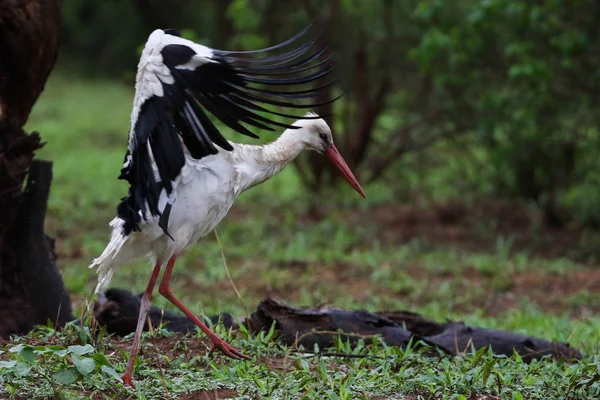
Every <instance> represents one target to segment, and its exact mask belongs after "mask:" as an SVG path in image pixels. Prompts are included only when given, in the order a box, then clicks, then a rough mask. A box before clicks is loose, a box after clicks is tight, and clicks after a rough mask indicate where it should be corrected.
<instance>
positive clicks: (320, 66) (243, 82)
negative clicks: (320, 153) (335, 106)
mask: <svg viewBox="0 0 600 400" xmlns="http://www.w3.org/2000/svg"><path fill="white" fill-rule="evenodd" d="M309 30H310V25H309V26H308V27H306V28H305V29H303V30H302V31H301V32H299V33H298V34H296V35H295V36H293V37H291V38H290V39H288V40H286V41H284V42H282V43H280V44H277V45H275V46H271V47H268V48H265V49H258V50H251V51H224V50H212V53H211V55H210V56H209V57H205V58H204V59H201V58H200V55H199V54H197V53H196V49H197V48H198V47H197V46H196V45H194V44H191V42H189V41H186V40H184V39H181V40H180V41H179V42H178V41H177V40H174V39H171V38H169V40H165V41H164V44H159V45H157V47H156V50H158V51H159V52H160V54H161V56H162V63H163V64H164V66H166V67H167V68H168V71H169V73H170V75H171V78H172V80H171V79H167V78H169V77H167V78H164V76H162V78H164V79H161V77H158V78H157V79H160V85H162V89H163V95H162V96H158V95H152V96H150V97H149V98H147V99H144V101H143V102H142V104H141V107H140V110H139V113H138V115H137V118H135V123H134V124H133V127H132V129H131V133H130V141H129V146H128V150H127V153H126V155H125V160H124V161H125V165H124V167H123V169H122V170H121V174H120V176H119V178H120V179H125V180H127V181H128V182H129V184H130V188H129V194H128V195H127V196H126V197H124V198H123V199H121V203H120V204H119V206H118V208H117V215H118V217H119V218H121V219H123V220H124V225H123V234H125V235H128V234H130V233H131V232H132V231H139V230H140V224H141V222H142V220H148V219H149V218H150V217H152V216H160V218H159V221H158V224H159V226H160V228H161V229H162V230H163V232H164V233H165V234H166V235H168V236H169V237H171V235H170V234H169V232H168V222H169V214H170V212H171V202H172V201H177V199H176V194H174V193H173V184H174V182H175V180H176V179H177V177H178V176H179V174H180V173H181V169H182V168H183V166H184V165H185V153H184V152H185V150H186V149H187V151H188V152H189V154H190V155H191V157H193V158H194V159H200V158H202V157H206V156H209V155H212V154H217V153H218V147H219V148H221V149H224V150H226V151H231V150H233V147H232V146H231V144H230V143H229V142H228V141H227V140H226V139H225V137H223V135H222V134H221V132H220V131H219V129H218V128H217V127H216V126H215V124H214V123H213V122H212V121H211V119H210V118H209V117H208V113H210V114H212V115H213V116H215V117H216V118H217V119H218V120H220V121H221V122H222V123H223V124H224V125H226V126H228V127H229V128H231V129H232V130H234V131H236V132H238V133H240V134H243V135H246V136H249V137H253V138H258V136H257V135H256V134H254V133H253V132H252V131H250V130H249V129H248V128H247V127H246V126H245V125H247V126H250V127H254V128H258V129H262V130H267V131H272V130H274V127H280V128H285V129H294V128H298V127H296V126H293V125H291V123H284V122H280V121H276V120H274V119H273V118H270V117H269V116H268V115H271V116H278V117H285V118H294V119H314V118H318V117H317V116H298V115H292V114H286V113H282V112H278V111H275V110H272V109H270V107H264V105H271V106H276V107H286V108H290V109H307V108H314V107H318V106H320V105H323V104H328V103H330V102H332V101H335V100H336V99H337V98H338V97H336V98H334V99H329V100H326V101H322V102H320V103H315V102H311V101H313V100H311V99H314V98H316V97H317V96H318V95H319V93H320V92H321V91H322V90H323V89H325V88H327V87H329V86H330V85H332V84H333V83H335V82H336V81H337V79H336V78H334V79H332V80H330V81H329V82H328V83H325V84H321V85H314V84H313V82H315V81H318V80H320V79H322V78H324V77H326V76H328V75H329V74H330V73H331V72H332V70H333V69H334V65H333V64H332V63H331V57H332V55H331V54H328V48H327V46H325V47H319V48H317V47H316V42H317V39H316V37H313V38H312V39H310V40H308V41H307V42H306V43H302V44H300V45H295V44H296V43H297V42H298V41H299V40H300V38H302V37H303V36H305V35H306V34H307V33H308V31H309ZM164 32H165V33H166V34H169V35H173V36H175V37H181V33H180V32H179V31H177V30H174V29H166V30H164ZM292 44H294V45H295V47H293V48H291V49H289V50H283V49H284V48H285V47H286V46H289V45H292ZM192 59H194V61H193V62H192V63H190V61H191V60H192ZM157 67H160V66H157ZM145 73H152V72H148V71H146V72H145ZM154 80H156V79H154ZM165 82H169V83H165ZM307 84H308V85H307ZM264 86H267V87H270V88H271V89H265V88H264ZM298 101H300V102H298ZM259 113H260V114H259ZM161 194H162V195H163V196H164V195H168V196H170V199H169V201H167V202H166V206H165V208H164V209H163V210H161V209H159V208H160V207H159V201H161ZM164 200H166V199H162V201H164Z"/></svg>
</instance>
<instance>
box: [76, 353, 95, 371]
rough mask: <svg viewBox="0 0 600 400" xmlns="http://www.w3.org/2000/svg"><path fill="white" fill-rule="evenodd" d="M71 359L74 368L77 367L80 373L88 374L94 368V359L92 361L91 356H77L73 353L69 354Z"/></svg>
mask: <svg viewBox="0 0 600 400" xmlns="http://www.w3.org/2000/svg"><path fill="white" fill-rule="evenodd" d="M71 360H73V365H75V368H77V371H79V373H80V374H81V375H84V376H85V375H89V374H90V373H92V371H93V370H94V369H96V361H94V359H93V358H88V357H85V358H79V357H77V356H76V355H75V354H73V355H71Z"/></svg>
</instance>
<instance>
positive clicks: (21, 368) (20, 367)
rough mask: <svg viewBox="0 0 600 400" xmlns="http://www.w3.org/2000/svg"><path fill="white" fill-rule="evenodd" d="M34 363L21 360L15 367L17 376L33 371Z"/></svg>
mask: <svg viewBox="0 0 600 400" xmlns="http://www.w3.org/2000/svg"><path fill="white" fill-rule="evenodd" d="M31 368H32V365H31V364H29V363H26V362H23V361H19V362H18V363H17V365H16V367H15V374H16V375H17V376H27V375H29V371H31Z"/></svg>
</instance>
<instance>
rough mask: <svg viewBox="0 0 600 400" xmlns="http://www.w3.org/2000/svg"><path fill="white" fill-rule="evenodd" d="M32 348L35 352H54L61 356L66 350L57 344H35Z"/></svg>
mask: <svg viewBox="0 0 600 400" xmlns="http://www.w3.org/2000/svg"><path fill="white" fill-rule="evenodd" d="M33 350H34V352H35V354H48V353H52V354H56V355H58V356H60V357H63V356H64V355H65V354H67V352H68V350H67V349H65V347H64V346H58V345H49V346H36V347H34V348H33ZM61 353H64V354H61Z"/></svg>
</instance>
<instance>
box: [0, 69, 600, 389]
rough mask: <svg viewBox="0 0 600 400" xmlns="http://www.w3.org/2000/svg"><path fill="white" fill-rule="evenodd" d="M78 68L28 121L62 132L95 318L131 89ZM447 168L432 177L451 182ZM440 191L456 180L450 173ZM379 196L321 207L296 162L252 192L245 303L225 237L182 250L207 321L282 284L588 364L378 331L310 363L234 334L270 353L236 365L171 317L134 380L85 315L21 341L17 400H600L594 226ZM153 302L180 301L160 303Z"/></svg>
mask: <svg viewBox="0 0 600 400" xmlns="http://www.w3.org/2000/svg"><path fill="white" fill-rule="evenodd" d="M73 78H74V77H71V76H65V75H61V74H55V75H54V76H53V77H52V79H51V80H50V82H49V85H48V88H47V90H46V91H45V93H44V95H43V96H42V98H41V100H40V102H39V103H38V104H37V106H36V108H35V110H34V113H33V115H32V117H31V120H30V121H29V124H28V128H29V129H35V130H38V131H39V132H41V134H42V137H43V138H44V139H45V140H46V141H47V142H48V144H47V145H46V147H45V148H44V149H43V150H42V151H40V153H39V157H40V158H43V159H50V160H52V161H54V184H53V186H52V194H51V199H50V205H49V213H48V218H47V232H48V233H49V234H50V235H52V236H55V237H56V238H57V250H58V255H59V265H60V268H61V271H62V274H63V278H64V280H65V283H66V285H67V288H68V290H69V292H70V293H71V297H72V300H73V302H74V305H75V307H76V310H77V313H80V312H81V310H82V309H83V302H84V299H85V298H87V297H88V296H89V295H90V292H91V290H92V288H93V286H94V283H95V273H94V271H92V270H89V269H87V265H89V263H90V261H91V259H92V258H93V257H95V256H97V255H98V254H100V252H101V251H102V249H103V247H104V245H105V244H106V242H107V239H108V236H109V229H108V222H109V221H110V219H112V217H113V215H114V210H115V206H116V204H117V201H118V199H119V198H120V197H121V196H122V195H123V194H124V193H125V191H126V187H125V185H124V184H123V183H122V182H120V181H117V179H116V176H117V175H118V171H119V169H120V165H121V162H122V159H123V154H124V148H125V144H126V132H127V126H128V118H129V115H128V113H129V110H130V103H131V97H132V92H131V89H130V88H129V87H126V86H122V85H119V84H116V83H113V82H108V81H106V82H103V81H94V82H89V81H84V80H77V79H76V77H75V79H73ZM269 139H272V138H269ZM440 174H442V172H440ZM439 176H440V175H435V173H431V175H430V176H429V177H424V178H423V177H421V178H420V179H423V180H426V181H427V182H434V181H435V182H439V180H440V178H439ZM415 179H416V178H415ZM413 184H414V181H413ZM439 185H440V190H441V191H445V192H449V191H451V189H449V188H451V184H449V183H448V182H446V183H445V186H443V185H444V182H440V183H439ZM442 186H443V187H442ZM365 190H366V192H367V195H368V196H369V199H368V200H366V201H363V200H361V199H360V198H359V197H358V196H356V195H354V194H352V193H351V192H350V190H348V189H346V188H344V189H342V191H341V193H338V194H332V193H324V194H323V195H322V198H321V199H319V203H318V204H321V206H320V208H319V209H318V210H317V211H318V213H319V214H322V215H326V218H315V216H314V212H312V213H311V212H308V211H309V205H310V201H311V200H312V201H314V199H311V198H310V197H309V196H310V195H308V194H306V193H303V192H302V191H301V189H300V187H299V184H298V181H297V178H296V176H295V175H294V171H293V169H292V168H288V169H287V170H286V171H284V172H283V173H282V174H281V175H280V176H278V177H276V178H274V179H272V180H271V181H268V182H266V183H264V184H263V185H261V186H260V187H258V188H255V189H253V190H252V191H250V192H248V193H246V194H245V195H243V196H242V198H241V199H240V200H239V202H238V203H237V204H236V206H235V208H234V209H233V210H232V211H231V213H230V215H229V217H228V218H227V219H226V220H225V221H224V222H223V223H222V224H221V225H220V226H219V228H218V232H219V236H220V240H221V244H222V245H223V249H224V253H225V255H226V258H227V263H228V265H229V268H230V272H231V274H232V278H233V281H234V282H235V284H236V285H237V288H238V289H239V291H240V292H241V295H242V298H243V300H244V303H242V302H241V301H240V300H239V299H238V298H237V296H236V295H235V293H234V291H233V289H232V288H231V283H230V281H229V280H228V279H227V275H226V271H225V268H224V267H223V261H222V258H221V254H220V252H221V247H220V246H219V244H218V243H217V241H216V240H215V238H214V236H213V235H209V237H207V238H205V239H204V240H202V241H201V242H200V243H198V244H197V245H196V246H194V247H192V248H191V249H190V250H189V252H188V253H187V254H186V255H185V256H184V257H182V258H181V259H180V260H179V261H178V265H177V268H176V270H175V274H176V275H175V277H174V287H173V289H174V292H175V293H176V294H177V295H179V296H180V297H181V299H182V300H183V301H184V302H185V303H186V304H187V305H189V306H190V308H191V309H192V310H195V311H197V312H198V313H199V314H200V313H205V314H208V315H212V314H216V313H219V312H225V311H226V312H231V313H233V314H234V315H239V316H243V315H244V314H246V313H248V312H251V311H252V310H253V309H254V307H255V306H256V304H257V303H258V302H259V301H260V300H261V299H262V298H263V297H265V296H266V295H268V294H270V295H277V296H280V297H281V298H283V299H284V300H286V301H288V302H290V303H292V304H294V305H316V304H320V303H329V304H332V305H335V306H340V307H344V308H349V309H352V308H365V309H368V310H381V309H388V310H411V311H415V312H419V313H422V314H424V315H425V316H427V317H429V318H431V319H436V320H445V319H447V318H451V319H460V320H464V321H465V322H467V323H469V324H472V325H479V326H486V327H490V328H499V329H506V330H511V331H516V332H521V333H526V334H529V335H535V336H540V337H542V338H545V339H549V340H556V341H568V342H570V343H571V344H572V345H573V346H575V347H578V348H580V349H581V350H582V351H583V352H584V353H585V358H584V359H583V360H582V361H580V362H577V363H572V364H569V363H565V362H562V361H561V362H556V361H551V360H544V361H540V362H534V363H532V364H530V365H528V364H524V363H523V362H522V361H521V360H520V359H519V358H518V357H512V358H494V357H492V356H491V355H490V354H487V353H480V354H472V353H470V352H465V354H464V356H463V357H457V358H447V357H442V358H431V357H426V356H425V355H423V354H421V353H420V352H418V351H414V350H410V349H409V350H404V351H403V350H399V349H396V348H388V347H385V346H383V345H381V344H377V343H375V344H371V343H370V342H369V344H368V346H362V347H359V348H357V349H352V350H350V349H348V348H346V346H345V345H344V344H343V343H340V344H339V345H338V349H337V350H338V351H344V352H349V351H350V352H355V353H361V354H365V355H366V357H364V358H334V357H307V356H306V355H304V354H302V353H301V352H300V353H299V352H298V351H297V349H292V348H285V347H281V346H279V345H277V344H276V342H274V341H273V340H271V339H272V336H273V335H272V334H271V335H269V334H265V335H262V336H260V337H250V336H248V335H247V334H245V333H244V332H241V333H237V334H234V333H229V332H224V331H223V330H220V333H221V334H222V335H229V336H230V339H231V340H232V341H233V343H234V345H236V346H237V347H238V348H240V349H241V350H242V351H244V352H245V353H247V354H252V355H254V356H255V357H254V359H253V360H252V361H232V360H229V359H225V358H223V357H221V356H220V355H218V354H213V355H208V354H207V347H206V343H205V341H204V339H203V337H202V336H201V335H198V336H186V337H182V336H179V335H172V334H169V333H167V332H166V331H164V330H162V329H157V330H155V331H154V332H153V333H152V334H148V336H147V337H146V340H145V343H144V345H143V349H142V355H141V357H140V359H139V361H138V364H137V370H136V382H137V384H138V389H137V391H135V392H134V391H132V390H129V389H125V388H124V387H123V386H122V385H121V384H120V383H119V381H118V376H119V375H120V374H121V373H122V371H123V368H124V363H125V361H126V350H128V348H129V346H130V344H131V338H126V339H118V338H105V337H103V336H102V335H101V336H100V337H98V336H97V335H91V334H90V332H89V331H88V329H87V328H81V327H79V326H76V325H73V326H70V327H69V328H68V329H66V330H64V331H62V332H54V331H53V330H52V329H45V328H40V330H39V331H37V332H35V333H32V334H31V335H28V336H27V337H24V338H14V340H12V341H11V342H6V343H4V346H3V348H2V350H1V353H0V358H1V359H2V361H0V379H1V380H2V382H3V383H4V388H3V389H0V398H1V397H2V396H3V394H2V390H4V393H5V394H4V395H5V396H8V395H9V394H11V393H12V394H13V395H14V396H15V397H16V398H44V397H51V396H53V395H55V396H57V397H62V398H81V397H90V398H139V399H163V398H184V399H185V398H187V399H195V398H197V399H213V398H215V399H216V398H226V397H240V398H248V399H250V398H289V399H292V398H314V399H322V398H331V399H354V398H364V399H392V398H395V399H403V398H407V399H416V398H430V397H434V398H457V399H462V398H468V397H469V395H470V394H471V393H472V392H473V391H475V392H477V393H483V394H489V395H497V396H500V397H501V398H508V399H522V398H525V399H530V398H595V397H598V396H600V356H599V355H598V354H599V351H598V350H599V349H598V342H599V339H600V318H599V317H597V312H598V310H600V295H599V294H598V293H600V291H599V290H598V289H600V269H598V268H597V265H596V262H595V261H594V259H593V258H592V257H590V256H589V254H588V253H586V252H584V251H583V250H585V237H582V236H581V235H579V234H578V232H571V231H548V230H545V229H544V228H543V227H542V226H541V225H540V224H539V223H538V222H537V221H538V219H537V214H536V213H535V210H531V209H528V208H526V207H518V206H516V205H506V204H502V203H501V202H497V201H493V200H487V201H485V202H479V203H477V204H471V205H470V206H469V207H465V206H464V205H462V204H457V203H452V202H449V203H448V202H447V203H444V204H438V205H431V206H428V205H420V206H418V205H406V204H405V205H402V204H395V203H393V202H392V201H391V200H392V199H393V198H394V197H395V195H394V194H395V193H398V192H403V191H404V192H406V190H407V188H404V187H403V186H402V183H397V184H395V186H394V187H393V188H386V187H385V186H384V185H382V184H379V185H373V186H371V187H365ZM405 196H407V195H406V193H405ZM434 197H435V196H434ZM313 211H314V210H313ZM149 273H150V266H149V265H148V264H147V262H146V261H145V260H141V261H139V262H137V263H135V264H133V265H130V266H124V267H123V268H122V270H120V271H119V272H118V273H117V274H116V276H115V278H114V280H113V283H112V286H114V287H122V288H128V289H130V290H134V291H141V290H143V288H144V287H145V285H146V282H147V279H148V277H149ZM154 304H156V305H158V306H165V307H167V308H168V309H171V307H170V306H168V305H167V304H166V302H165V301H164V300H163V299H161V298H159V297H157V298H156V300H155V301H154ZM217 329H218V330H219V329H220V328H219V327H217ZM274 334H276V333H274Z"/></svg>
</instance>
